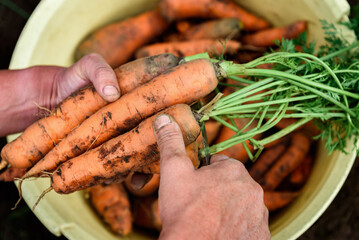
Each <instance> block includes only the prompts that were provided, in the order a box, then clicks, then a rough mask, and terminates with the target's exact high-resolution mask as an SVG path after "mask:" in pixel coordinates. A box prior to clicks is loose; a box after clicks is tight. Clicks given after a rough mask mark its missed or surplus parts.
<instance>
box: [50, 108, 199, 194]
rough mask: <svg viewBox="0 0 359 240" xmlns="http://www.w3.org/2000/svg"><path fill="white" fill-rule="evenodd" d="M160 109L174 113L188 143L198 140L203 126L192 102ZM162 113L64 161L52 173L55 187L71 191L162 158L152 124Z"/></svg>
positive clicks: (120, 174)
mask: <svg viewBox="0 0 359 240" xmlns="http://www.w3.org/2000/svg"><path fill="white" fill-rule="evenodd" d="M160 113H166V114H169V115H171V116H172V117H173V119H175V121H176V122H177V123H178V124H179V126H180V128H181V130H182V134H183V139H184V142H185V145H188V144H190V143H192V142H194V141H195V139H196V138H197V136H198V134H199V131H200V129H199V125H198V123H197V120H196V119H195V117H194V115H193V113H192V110H191V108H190V107H189V106H188V105H185V104H177V105H175V106H173V107H170V108H167V109H165V110H164V111H162V112H160ZM160 113H158V114H160ZM158 114H156V115H154V116H152V117H149V118H147V119H146V120H144V121H143V122H141V123H140V124H139V125H138V126H137V127H136V128H134V129H132V130H131V131H129V132H127V133H125V134H122V135H120V136H118V137H116V138H113V139H111V140H109V141H107V142H106V143H104V144H102V145H101V146H99V147H97V148H95V149H92V150H90V151H88V152H86V153H84V154H82V155H80V156H78V157H75V158H72V159H70V160H68V161H67V162H64V163H63V164H61V165H60V166H59V167H58V168H57V170H56V171H55V172H54V174H53V175H52V177H51V186H52V188H53V189H54V190H55V191H56V192H58V193H62V194H67V193H71V192H74V191H77V190H81V189H85V188H87V187H90V186H93V185H96V184H100V183H103V182H104V181H106V180H111V179H118V178H122V177H125V176H126V175H128V174H129V173H130V172H131V171H133V170H135V169H137V168H140V167H141V166H144V165H146V164H149V163H151V162H153V161H155V160H157V159H159V150H158V146H157V143H156V139H155V136H154V133H153V128H152V123H153V120H154V119H155V117H156V116H157V115H158ZM84 165H85V166H86V167H84Z"/></svg>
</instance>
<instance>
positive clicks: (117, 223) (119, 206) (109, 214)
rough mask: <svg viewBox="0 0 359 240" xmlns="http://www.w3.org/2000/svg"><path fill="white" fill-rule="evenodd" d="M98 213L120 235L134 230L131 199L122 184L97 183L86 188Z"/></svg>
mask: <svg viewBox="0 0 359 240" xmlns="http://www.w3.org/2000/svg"><path fill="white" fill-rule="evenodd" d="M86 191H87V192H88V193H89V196H90V202H91V204H92V206H93V207H94V209H95V210H96V212H97V213H98V215H100V217H101V218H103V219H104V221H105V222H106V223H107V224H108V225H109V226H110V228H111V230H112V231H113V232H115V233H116V234H118V235H120V236H126V235H128V234H129V233H130V232H131V230H132V214H131V207H130V201H129V198H128V195H127V192H126V190H125V189H124V187H123V185H122V184H117V183H114V184H110V185H97V186H94V187H91V188H88V189H87V190H86Z"/></svg>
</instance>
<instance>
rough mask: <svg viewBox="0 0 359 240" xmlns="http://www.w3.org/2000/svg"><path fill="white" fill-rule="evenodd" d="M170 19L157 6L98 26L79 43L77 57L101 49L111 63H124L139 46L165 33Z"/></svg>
mask: <svg viewBox="0 0 359 240" xmlns="http://www.w3.org/2000/svg"><path fill="white" fill-rule="evenodd" d="M167 27H168V23H167V22H166V21H165V20H164V19H163V18H162V17H161V15H160V14H159V13H158V11H157V10H153V11H149V12H145V13H143V14H140V15H138V16H136V17H133V18H129V19H126V20H123V21H119V22H115V23H112V24H110V25H107V26H105V27H102V28H100V29H98V30H97V31H95V32H93V33H91V34H90V35H89V36H87V37H86V39H85V40H83V42H81V44H80V45H79V46H78V48H77V50H76V53H75V58H76V59H80V58H81V57H83V56H84V55H86V54H89V53H93V52H95V53H99V54H101V55H102V56H103V57H104V59H105V60H106V61H107V62H108V63H109V65H110V66H111V67H117V66H120V65H121V64H124V63H125V62H127V61H128V60H130V58H131V57H132V56H133V54H134V52H135V51H136V49H138V48H139V47H141V46H143V45H144V44H146V43H148V42H149V41H151V40H152V39H154V38H155V37H156V36H158V35H160V34H161V33H163V32H164V31H165V30H166V29H167Z"/></svg>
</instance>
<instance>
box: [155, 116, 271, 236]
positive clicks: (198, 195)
mask: <svg viewBox="0 0 359 240" xmlns="http://www.w3.org/2000/svg"><path fill="white" fill-rule="evenodd" d="M154 129H155V136H156V139H157V143H158V146H159V149H160V155H161V160H160V161H161V164H160V166H161V178H160V188H159V214H160V217H161V220H162V224H163V225H162V226H163V227H162V232H161V235H160V239H165V238H166V239H168V238H171V237H172V238H176V239H194V238H195V239H212V238H221V239H235V238H239V237H241V239H269V238H270V233H269V228H268V210H267V209H266V207H265V206H264V202H263V190H262V189H261V187H260V186H259V185H258V184H257V183H256V182H255V181H254V180H253V179H252V178H251V177H250V176H249V174H248V172H247V171H246V170H245V168H244V166H243V164H242V163H240V162H239V161H237V160H234V159H230V158H228V157H226V156H224V155H214V156H212V158H211V164H210V165H209V166H204V167H202V168H200V169H195V168H194V167H193V164H192V162H191V160H190V159H189V158H188V157H187V155H186V152H185V147H184V143H183V139H182V134H181V131H180V130H179V127H178V125H177V124H176V123H175V122H174V121H173V120H171V119H170V118H168V117H167V116H166V115H160V116H159V117H157V118H156V119H155V121H154Z"/></svg>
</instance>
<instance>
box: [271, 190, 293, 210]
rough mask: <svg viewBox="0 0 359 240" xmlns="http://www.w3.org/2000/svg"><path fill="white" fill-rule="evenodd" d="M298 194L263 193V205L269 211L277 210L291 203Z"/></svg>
mask: <svg viewBox="0 0 359 240" xmlns="http://www.w3.org/2000/svg"><path fill="white" fill-rule="evenodd" d="M298 195H299V193H297V192H276V191H264V204H265V205H266V207H267V208H268V210H269V211H274V210H278V209H280V208H282V207H284V206H286V205H288V204H289V203H290V202H292V201H293V200H294V199H295V198H296V197H297V196H298Z"/></svg>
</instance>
